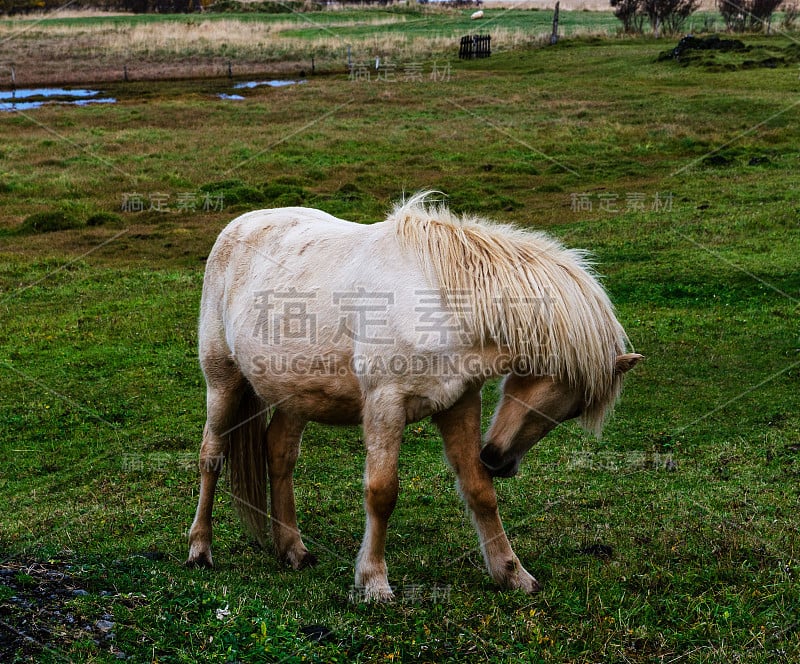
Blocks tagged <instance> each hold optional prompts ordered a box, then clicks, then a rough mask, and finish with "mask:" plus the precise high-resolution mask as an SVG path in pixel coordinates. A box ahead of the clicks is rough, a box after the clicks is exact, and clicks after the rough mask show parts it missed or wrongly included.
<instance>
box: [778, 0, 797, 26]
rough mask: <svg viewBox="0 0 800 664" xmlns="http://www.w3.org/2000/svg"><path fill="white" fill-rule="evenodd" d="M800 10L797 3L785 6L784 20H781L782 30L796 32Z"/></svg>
mask: <svg viewBox="0 0 800 664" xmlns="http://www.w3.org/2000/svg"><path fill="white" fill-rule="evenodd" d="M798 14H800V8H798V6H797V5H796V4H795V3H788V4H784V5H783V18H781V28H782V29H783V30H794V29H795V27H796V26H797V16H798Z"/></svg>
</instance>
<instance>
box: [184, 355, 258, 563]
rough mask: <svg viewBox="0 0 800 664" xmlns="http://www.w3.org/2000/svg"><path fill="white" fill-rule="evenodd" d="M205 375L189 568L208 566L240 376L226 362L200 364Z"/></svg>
mask: <svg viewBox="0 0 800 664" xmlns="http://www.w3.org/2000/svg"><path fill="white" fill-rule="evenodd" d="M203 368H204V371H205V373H206V382H207V386H208V387H207V394H206V407H207V419H206V425H205V428H204V429H203V442H202V444H201V446H200V498H199V500H198V502H197V512H196V513H195V517H194V521H193V522H192V527H191V528H190V529H189V559H188V560H187V561H186V564H187V565H189V566H192V567H195V566H196V567H212V566H213V564H214V562H213V559H212V557H211V511H212V508H213V505H214V491H215V490H216V486H217V480H218V479H219V474H220V471H221V470H222V467H223V462H224V460H225V457H226V455H227V453H228V431H229V430H230V428H231V427H232V426H235V422H234V420H235V416H236V412H237V409H238V406H239V401H240V399H241V395H242V392H243V390H244V387H245V381H244V377H243V376H242V375H241V373H240V372H239V369H238V368H237V367H236V366H235V365H234V364H233V362H232V361H231V360H230V359H227V358H225V359H220V360H218V361H208V362H205V363H204V367H203Z"/></svg>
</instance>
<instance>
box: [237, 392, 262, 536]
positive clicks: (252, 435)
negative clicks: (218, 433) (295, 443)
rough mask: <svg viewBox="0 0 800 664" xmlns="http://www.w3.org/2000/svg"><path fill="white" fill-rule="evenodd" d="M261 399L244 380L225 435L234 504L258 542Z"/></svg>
mask: <svg viewBox="0 0 800 664" xmlns="http://www.w3.org/2000/svg"><path fill="white" fill-rule="evenodd" d="M265 411H266V408H265V406H264V402H263V401H262V400H261V399H260V398H259V397H258V395H257V394H256V393H255V391H254V390H253V388H252V386H251V385H250V383H247V388H246V389H245V392H244V394H243V395H242V399H241V401H240V402H239V410H238V411H237V413H236V419H235V421H234V423H233V428H232V429H231V430H230V432H229V434H228V435H229V438H228V443H229V444H228V464H227V467H228V481H229V482H230V486H231V494H232V496H233V505H234V508H235V509H236V512H237V514H238V515H239V518H240V519H241V521H242V524H243V525H244V527H245V529H246V530H247V532H248V533H249V534H250V535H251V536H252V537H254V538H255V539H256V540H257V541H258V543H259V544H260V545H261V546H264V545H265V542H266V539H267V522H268V521H269V514H268V512H267V509H268V506H267V435H266V434H267V417H266V412H265Z"/></svg>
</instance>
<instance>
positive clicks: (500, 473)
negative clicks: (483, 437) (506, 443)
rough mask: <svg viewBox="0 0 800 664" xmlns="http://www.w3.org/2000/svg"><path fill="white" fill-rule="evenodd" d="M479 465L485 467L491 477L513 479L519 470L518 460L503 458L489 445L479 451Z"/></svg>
mask: <svg viewBox="0 0 800 664" xmlns="http://www.w3.org/2000/svg"><path fill="white" fill-rule="evenodd" d="M481 463H482V464H483V465H484V466H486V470H488V471H489V474H490V475H491V476H492V477H514V475H516V474H517V471H518V470H519V459H517V458H515V457H512V458H510V459H508V458H504V457H503V455H502V454H501V453H500V452H498V450H497V448H496V447H495V446H494V445H492V444H491V443H488V444H487V445H485V446H484V447H483V449H482V450H481Z"/></svg>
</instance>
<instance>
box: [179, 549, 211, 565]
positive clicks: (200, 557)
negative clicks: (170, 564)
mask: <svg viewBox="0 0 800 664" xmlns="http://www.w3.org/2000/svg"><path fill="white" fill-rule="evenodd" d="M186 567H188V568H189V569H213V568H214V561H213V560H212V559H211V552H210V551H201V552H199V553H190V554H189V559H188V560H187V561H186Z"/></svg>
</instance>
